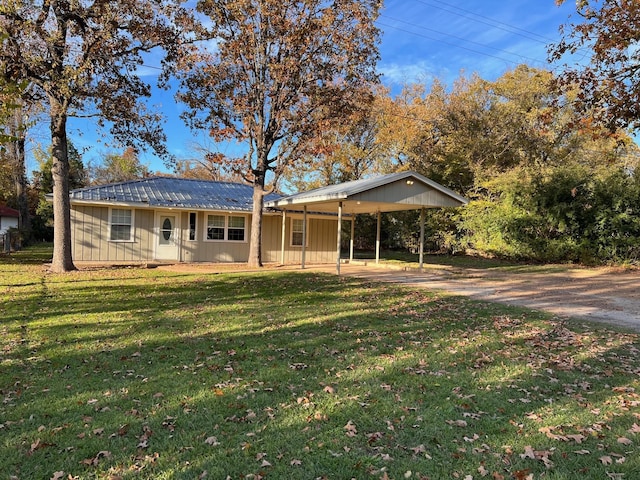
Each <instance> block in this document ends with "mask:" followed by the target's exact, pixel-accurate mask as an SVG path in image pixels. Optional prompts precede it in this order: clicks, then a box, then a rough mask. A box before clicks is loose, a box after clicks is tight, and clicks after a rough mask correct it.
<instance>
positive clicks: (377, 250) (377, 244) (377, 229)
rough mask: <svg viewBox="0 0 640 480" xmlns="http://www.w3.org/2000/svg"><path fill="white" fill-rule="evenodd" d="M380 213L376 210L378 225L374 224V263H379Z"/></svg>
mask: <svg viewBox="0 0 640 480" xmlns="http://www.w3.org/2000/svg"><path fill="white" fill-rule="evenodd" d="M381 217H382V214H381V213H380V210H378V225H377V226H376V264H378V263H380V222H381Z"/></svg>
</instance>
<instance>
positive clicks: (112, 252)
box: [71, 205, 155, 262]
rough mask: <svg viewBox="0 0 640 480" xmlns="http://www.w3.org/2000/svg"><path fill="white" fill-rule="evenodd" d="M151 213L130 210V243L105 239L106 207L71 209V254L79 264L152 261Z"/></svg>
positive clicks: (107, 233)
mask: <svg viewBox="0 0 640 480" xmlns="http://www.w3.org/2000/svg"><path fill="white" fill-rule="evenodd" d="M153 222H154V214H153V211H151V210H134V236H133V241H131V242H112V241H110V240H109V234H110V233H109V232H110V227H109V208H108V207H99V206H84V205H83V206H78V205H72V206H71V242H72V243H71V252H72V255H73V259H74V260H77V261H81V262H145V261H149V260H153V252H154V241H155V237H154V234H153Z"/></svg>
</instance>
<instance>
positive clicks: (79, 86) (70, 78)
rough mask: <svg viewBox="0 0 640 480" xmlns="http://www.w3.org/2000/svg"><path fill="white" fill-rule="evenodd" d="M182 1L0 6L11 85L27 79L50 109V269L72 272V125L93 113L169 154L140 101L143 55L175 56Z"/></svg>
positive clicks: (155, 119) (146, 90)
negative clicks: (69, 145) (157, 52)
mask: <svg viewBox="0 0 640 480" xmlns="http://www.w3.org/2000/svg"><path fill="white" fill-rule="evenodd" d="M182 3H183V0H118V1H117V2H113V1H107V0H10V1H3V2H2V3H1V4H0V39H1V40H2V43H1V45H0V64H2V65H3V66H5V69H4V71H3V72H2V74H3V75H4V76H5V77H6V80H8V81H13V82H23V83H24V82H27V83H28V84H29V85H30V87H31V88H32V89H33V90H34V91H35V92H37V93H38V94H39V95H37V96H35V97H34V98H41V99H42V102H43V104H44V109H45V110H46V111H47V112H48V118H49V130H50V136H51V149H52V155H53V169H52V173H53V183H54V189H53V208H54V251H53V263H52V270H53V271H56V272H63V271H69V270H73V269H74V268H75V266H74V264H73V259H72V256H71V227H70V223H71V222H70V218H71V214H70V205H69V184H68V177H69V161H68V155H67V120H68V118H69V117H71V116H80V115H83V116H84V115H86V116H96V117H97V118H98V121H99V123H100V124H104V123H108V124H109V125H110V130H111V133H112V134H113V135H114V137H115V138H117V139H119V140H121V141H123V142H124V143H131V142H134V143H135V142H141V143H144V144H148V145H151V146H152V147H153V148H154V149H155V150H156V152H157V153H159V154H164V153H166V149H165V147H164V144H163V139H164V136H163V132H162V130H161V127H160V122H159V116H158V115H157V114H154V113H153V112H149V111H148V110H147V109H145V106H144V103H142V101H141V99H142V98H144V97H149V96H150V86H149V85H148V84H147V83H145V82H144V81H143V80H142V79H141V77H140V76H139V75H138V68H139V67H140V66H141V65H142V64H143V56H142V55H143V54H144V53H145V52H150V51H152V50H153V49H156V48H159V47H164V48H166V49H168V51H171V50H172V48H173V47H174V46H175V44H176V43H177V42H178V41H179V38H180V36H181V35H182V33H181V30H180V29H178V28H177V27H176V25H177V23H178V22H181V23H182V24H183V25H184V24H185V18H187V17H188V15H187V14H186V13H185V12H184V11H183V10H182V8H181V4H182Z"/></svg>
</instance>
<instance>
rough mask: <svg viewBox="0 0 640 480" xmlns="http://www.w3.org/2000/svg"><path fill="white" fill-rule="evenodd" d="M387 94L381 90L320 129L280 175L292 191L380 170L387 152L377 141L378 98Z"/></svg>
mask: <svg viewBox="0 0 640 480" xmlns="http://www.w3.org/2000/svg"><path fill="white" fill-rule="evenodd" d="M387 94H388V92H387V90H386V89H385V90H382V89H380V91H379V92H378V93H376V94H375V96H374V97H372V98H371V99H367V103H366V104H365V105H362V108H361V109H359V110H358V111H356V112H354V114H353V115H351V116H349V117H346V116H345V117H344V118H342V119H341V120H342V121H341V122H339V123H338V122H336V123H335V124H334V125H332V126H331V127H330V128H327V129H326V130H324V131H322V132H320V134H319V135H318V136H317V137H316V138H315V139H313V140H312V141H311V142H310V143H309V145H308V148H307V152H306V154H305V155H304V157H303V158H302V159H301V160H302V161H300V162H298V163H297V165H296V168H291V169H289V170H288V171H286V172H285V173H284V175H283V181H284V182H286V184H287V187H289V188H290V189H293V190H294V191H303V190H309V189H312V188H318V187H324V186H327V185H334V184H337V183H343V182H349V181H352V180H359V179H361V178H363V177H364V176H366V175H369V174H371V173H374V172H379V171H381V170H383V169H384V164H385V161H386V159H387V156H388V154H389V152H388V151H387V149H386V145H385V144H383V143H381V142H380V141H379V130H380V115H379V105H378V101H379V100H381V99H383V98H384V97H385V96H386V95H387Z"/></svg>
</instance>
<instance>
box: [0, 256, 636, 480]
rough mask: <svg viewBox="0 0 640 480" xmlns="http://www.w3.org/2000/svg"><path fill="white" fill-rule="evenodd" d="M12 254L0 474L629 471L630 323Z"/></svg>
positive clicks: (0, 313)
mask: <svg viewBox="0 0 640 480" xmlns="http://www.w3.org/2000/svg"><path fill="white" fill-rule="evenodd" d="M26 259H27V256H26V255H25V256H24V257H23V261H16V260H15V259H14V258H13V257H12V258H11V259H7V258H6V257H5V258H3V259H1V260H0V334H1V335H0V345H1V347H2V349H1V351H0V398H1V399H2V402H1V403H0V478H17V479H21V480H25V479H52V478H53V479H69V478H71V479H74V478H78V479H85V478H86V479H89V478H104V479H112V480H116V479H120V478H125V479H126V478H135V479H141V478H144V479H197V478H208V479H226V478H229V479H234V480H235V479H260V478H273V479H317V478H320V479H349V478H358V479H369V478H371V479H385V478H392V479H398V480H400V479H431V480H436V479H462V480H468V479H481V478H486V479H491V480H500V479H517V480H524V479H538V478H547V479H574V478H581V479H583V478H586V479H607V478H612V479H633V478H637V477H636V475H637V472H638V471H640V455H639V453H640V452H639V448H638V444H639V442H640V435H639V433H640V426H639V425H640V396H639V395H638V393H637V392H638V391H640V381H639V380H640V377H639V374H640V358H638V349H639V345H640V344H639V342H638V336H637V335H635V334H626V333H619V332H612V331H610V330H605V329H602V328H596V327H592V328H587V327H583V326H580V325H578V326H573V325H571V324H564V323H560V322H557V321H554V320H553V319H552V318H551V317H549V316H548V315H545V314H541V313H535V312H530V311H526V310H517V309H509V308H506V307H504V306H500V305H497V304H488V303H480V302H473V301H470V300H467V299H463V298H459V297H453V296H445V295H443V294H434V293H429V292H425V291H413V290H410V289H407V288H402V287H394V286H390V285H388V284H376V283H371V282H366V281H363V280H357V279H353V278H340V279H338V278H337V277H335V276H333V275H326V274H314V273H309V272H298V271H281V272H273V271H265V272H258V273H225V274H206V273H196V274H188V273H181V272H168V271H161V270H147V269H138V268H119V269H93V270H87V271H80V272H74V273H71V274H67V275H52V274H48V273H46V271H45V269H44V268H43V267H42V266H41V265H39V264H37V263H30V262H28V261H27V260H26Z"/></svg>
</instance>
